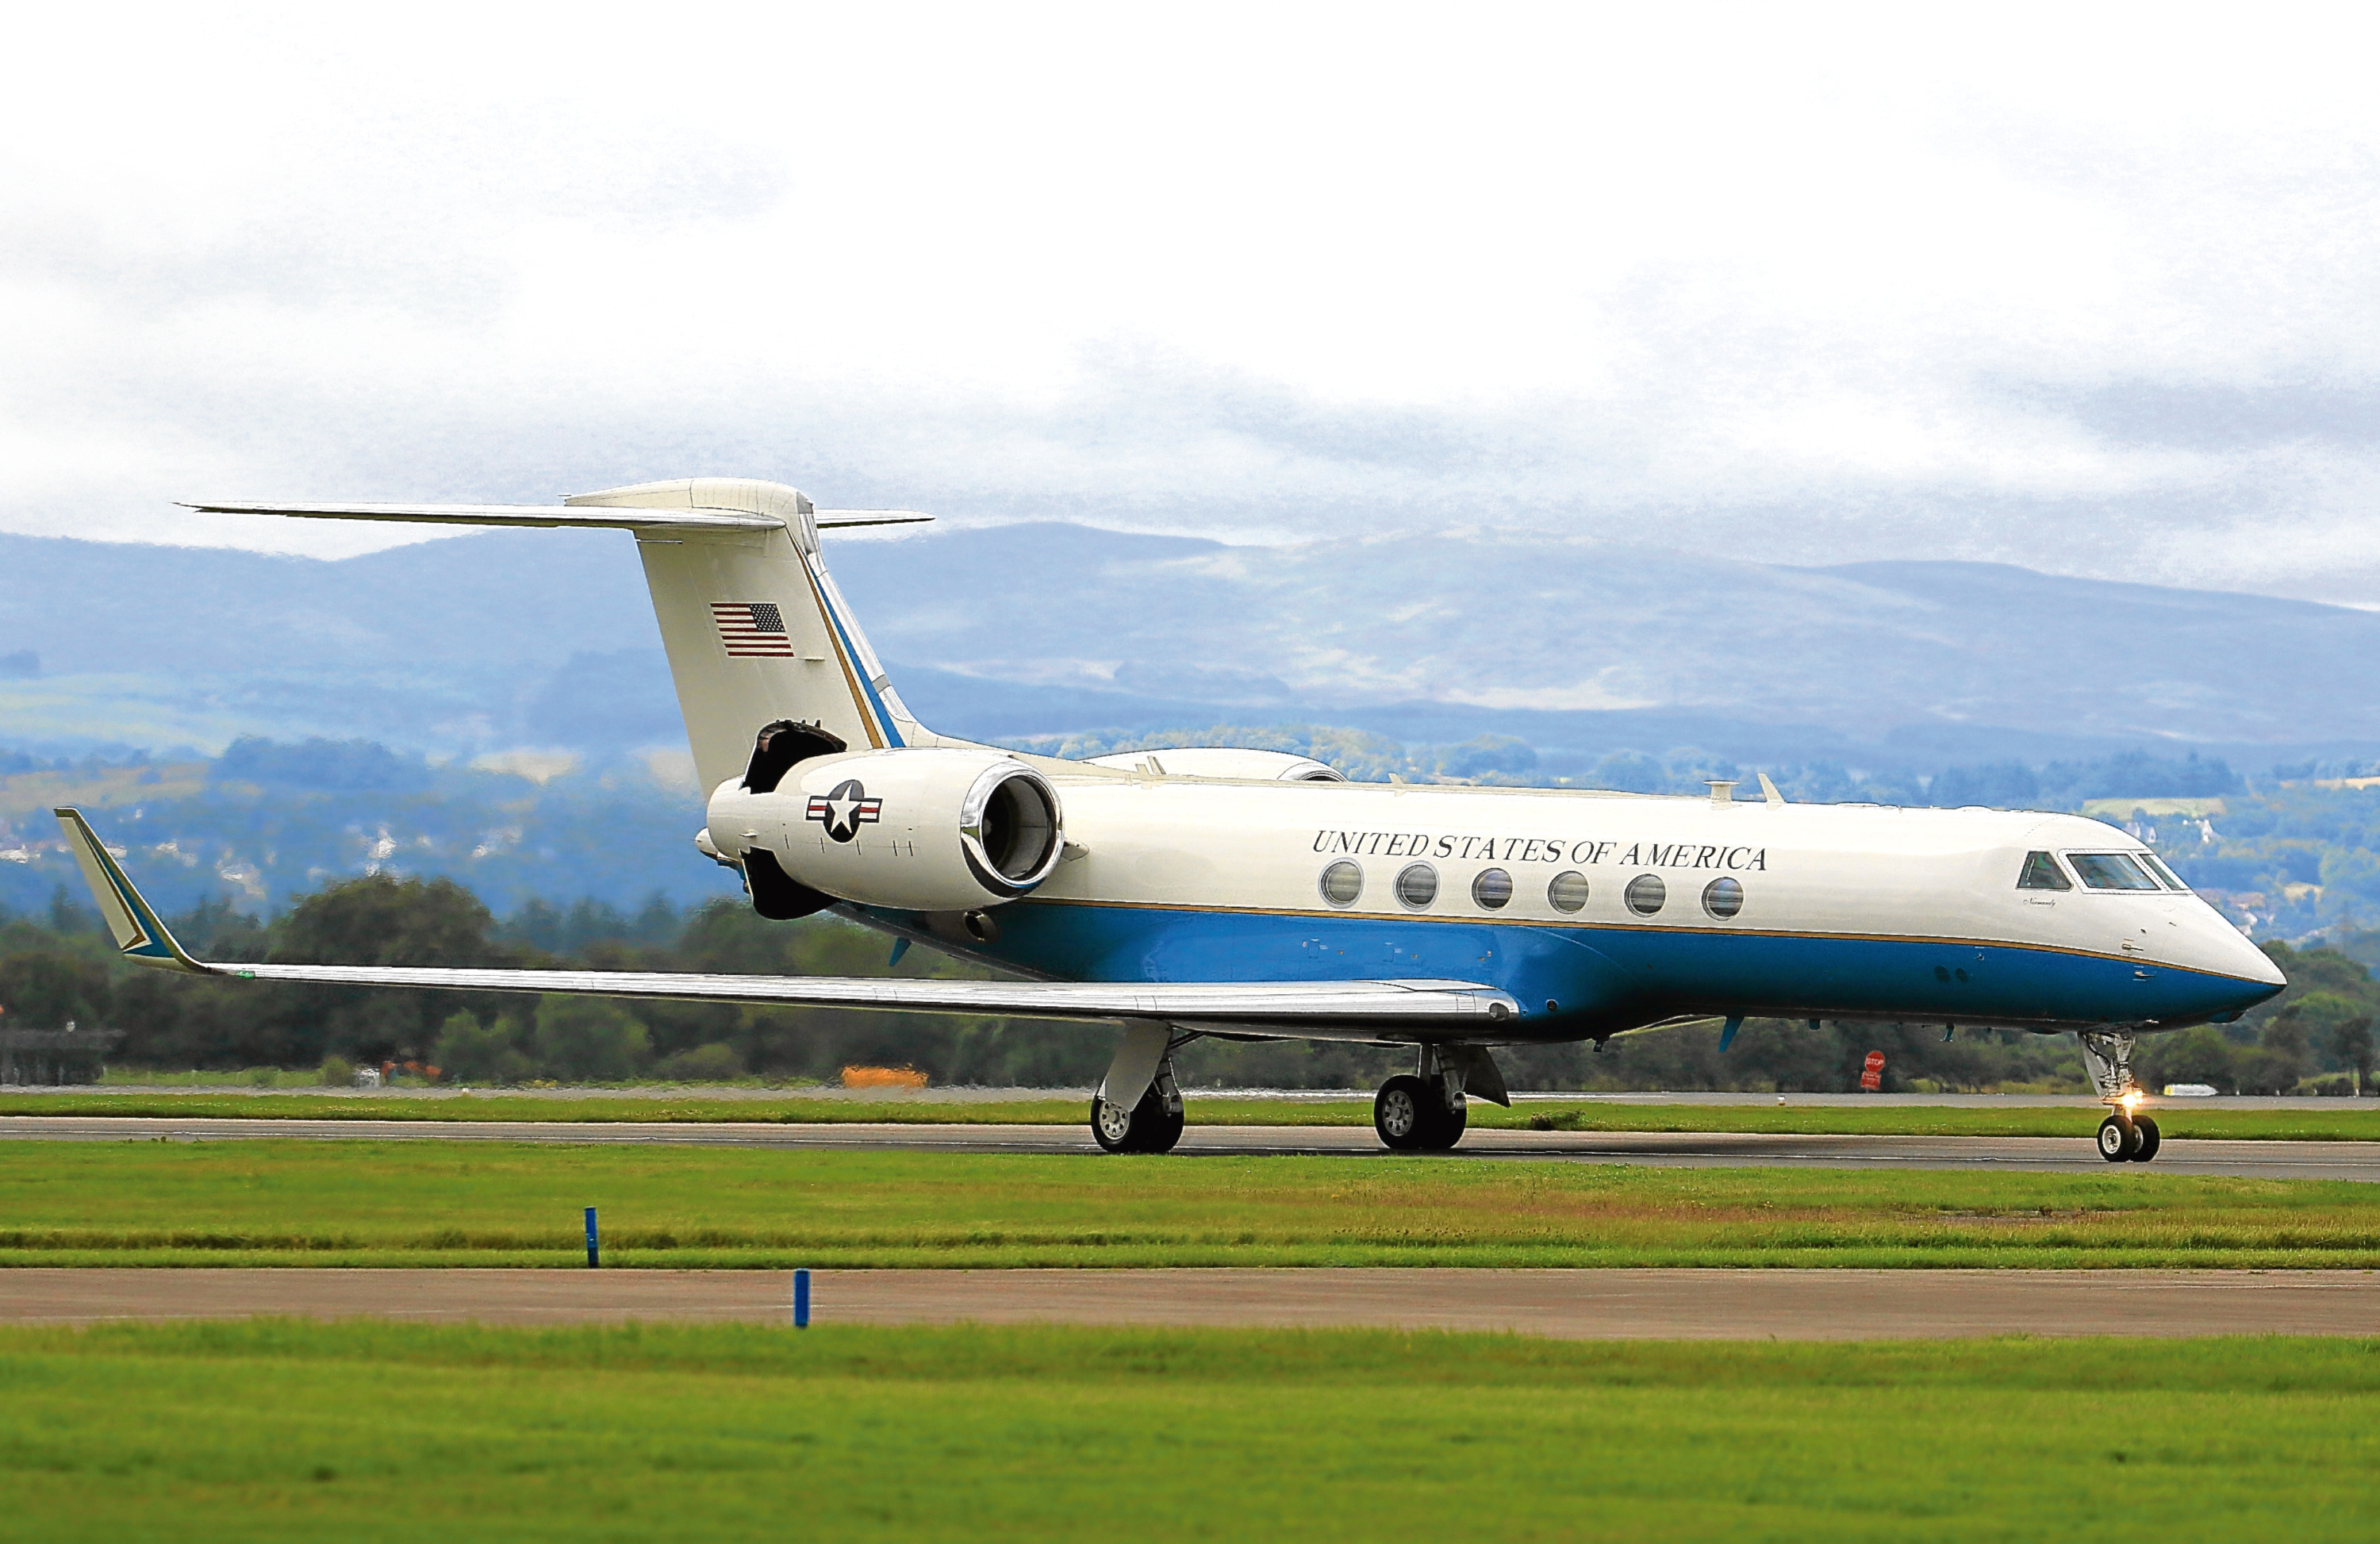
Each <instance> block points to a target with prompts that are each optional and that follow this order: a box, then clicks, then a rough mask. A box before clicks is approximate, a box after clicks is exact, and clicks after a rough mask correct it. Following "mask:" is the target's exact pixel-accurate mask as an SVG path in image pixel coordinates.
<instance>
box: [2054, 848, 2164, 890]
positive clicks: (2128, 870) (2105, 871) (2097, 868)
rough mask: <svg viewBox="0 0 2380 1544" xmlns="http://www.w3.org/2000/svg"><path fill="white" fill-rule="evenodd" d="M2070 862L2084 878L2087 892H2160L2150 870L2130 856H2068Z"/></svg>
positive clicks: (2122, 854)
mask: <svg viewBox="0 0 2380 1544" xmlns="http://www.w3.org/2000/svg"><path fill="white" fill-rule="evenodd" d="M2066 861H2067V862H2069V863H2071V864H2072V865H2074V871H2075V872H2076V873H2077V874H2080V875H2082V876H2083V888H2085V889H2087V890H2159V889H2162V888H2164V887H2163V886H2161V885H2159V884H2158V883H2157V881H2155V878H2153V877H2152V876H2151V875H2150V873H2149V871H2148V870H2147V869H2143V868H2142V867H2141V866H2140V864H2139V863H2137V862H2135V861H2134V860H2133V858H2132V855H2131V854H2130V853H2068V854H2067V855H2066Z"/></svg>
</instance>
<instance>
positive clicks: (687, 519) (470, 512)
mask: <svg viewBox="0 0 2380 1544" xmlns="http://www.w3.org/2000/svg"><path fill="white" fill-rule="evenodd" d="M182 507H183V508H185V509H195V510H197V511H198V512H199V513H200V514H201V515H284V516H288V517H294V518H297V519H301V520H405V521H412V522H415V523H418V524H424V525H443V526H535V527H551V526H588V527H593V528H596V529H605V530H663V529H670V530H775V529H778V528H779V527H780V526H782V525H783V523H784V522H783V521H781V520H779V519H777V518H776V517H774V516H770V515H745V514H739V513H737V512H736V511H735V510H730V509H629V508H613V507H609V506H605V505H561V504H186V505H183V506H182ZM814 518H816V519H817V521H818V524H819V529H821V530H837V529H844V528H847V527H851V526H908V525H918V524H922V523H923V522H925V521H929V520H931V519H932V518H933V517H932V516H931V515H920V514H918V513H917V511H915V510H910V509H820V510H817V511H815V512H814Z"/></svg>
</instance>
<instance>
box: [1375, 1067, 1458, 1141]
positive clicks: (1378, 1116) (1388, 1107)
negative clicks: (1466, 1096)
mask: <svg viewBox="0 0 2380 1544" xmlns="http://www.w3.org/2000/svg"><path fill="white" fill-rule="evenodd" d="M1469 1122H1470V1114H1469V1112H1468V1111H1467V1109H1466V1107H1465V1102H1464V1100H1463V1090H1462V1089H1461V1088H1448V1087H1447V1085H1446V1079H1444V1078H1443V1077H1428V1078H1423V1077H1416V1076H1414V1075H1413V1074H1411V1073H1400V1074H1399V1075H1397V1076H1394V1077H1391V1078H1390V1079H1389V1080H1388V1081H1387V1082H1386V1083H1383V1084H1381V1085H1380V1091H1379V1092H1378V1093H1377V1094H1375V1095H1373V1096H1372V1129H1373V1130H1375V1131H1377V1132H1378V1133H1379V1134H1380V1140H1381V1141H1383V1142H1386V1143H1387V1144H1388V1145H1389V1146H1390V1147H1391V1148H1393V1149H1396V1150H1397V1151H1399V1152H1444V1151H1446V1150H1447V1149H1450V1148H1451V1147H1453V1146H1454V1144H1455V1143H1457V1142H1460V1141H1461V1140H1463V1127H1464V1126H1465V1125H1468V1124H1469Z"/></svg>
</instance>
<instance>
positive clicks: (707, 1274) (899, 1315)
mask: <svg viewBox="0 0 2380 1544" xmlns="http://www.w3.org/2000/svg"><path fill="white" fill-rule="evenodd" d="M791 1302H792V1283H791V1277H790V1275H789V1273H788V1272H785V1271H782V1270H767V1271H763V1270H105V1269H100V1270H79V1269H51V1268H33V1269H26V1270H6V1271H0V1323H5V1324H92V1323H104V1322H109V1321H115V1320H127V1319H143V1320H155V1319H237V1318H249V1317H254V1316H260V1315H275V1316H280V1315H287V1316H295V1317H301V1318H310V1319H348V1318H358V1317H370V1318H383V1319H406V1320H409V1321H414V1322H420V1323H460V1322H466V1321H475V1322H479V1323H483V1324H588V1323H622V1322H625V1321H627V1320H630V1319H639V1320H646V1321H653V1320H672V1321H679V1322H710V1323H722V1322H735V1323H753V1324H786V1323H789V1322H790V1321H791V1317H792V1316H791ZM811 1305H812V1316H813V1322H814V1323H815V1324H819V1325H829V1324H866V1325H894V1324H953V1323H961V1322H977V1323H986V1324H1023V1323H1066V1324H1100V1325H1148V1326H1177V1327H1178V1326H1244V1327H1245V1326H1261V1327H1271V1328H1287V1327H1304V1328H1323V1327H1334V1326H1335V1327H1367V1328H1374V1329H1399V1330H1468V1331H1512V1332H1517V1333H1523V1334H1535V1335H1548V1336H1553V1337H1558V1338H1561V1339H1573V1340H1603V1339H1609V1340H1648V1339H1684V1340H1766V1339H1769V1338H1772V1337H1774V1338H1780V1339H1788V1340H1829V1341H1840V1340H1900V1339H1936V1338H1946V1337H1960V1336H1975V1335H2015V1334H2025V1335H2216V1334H2294V1335H2357V1336H2372V1335H2380V1271H2369V1270H2293V1271H2246V1270H820V1271H817V1272H815V1273H814V1275H813V1281H812V1290H811Z"/></svg>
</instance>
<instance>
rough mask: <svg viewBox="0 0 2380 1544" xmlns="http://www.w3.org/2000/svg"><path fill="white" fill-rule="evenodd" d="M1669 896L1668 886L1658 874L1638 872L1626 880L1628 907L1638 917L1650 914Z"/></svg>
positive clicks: (1666, 900) (1658, 908)
mask: <svg viewBox="0 0 2380 1544" xmlns="http://www.w3.org/2000/svg"><path fill="white" fill-rule="evenodd" d="M1669 898H1670V887H1669V886H1668V885H1666V884H1663V883H1662V882H1661V876H1660V875H1658V874H1639V875H1637V876H1636V877H1635V878H1634V879H1633V880H1630V881H1628V909H1629V910H1630V911H1633V912H1634V913H1635V914H1636V915H1637V916H1639V917H1650V916H1652V915H1653V914H1654V913H1655V912H1657V911H1658V910H1660V909H1661V907H1662V906H1663V905H1664V904H1665V903H1666V902H1668V900H1669Z"/></svg>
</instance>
